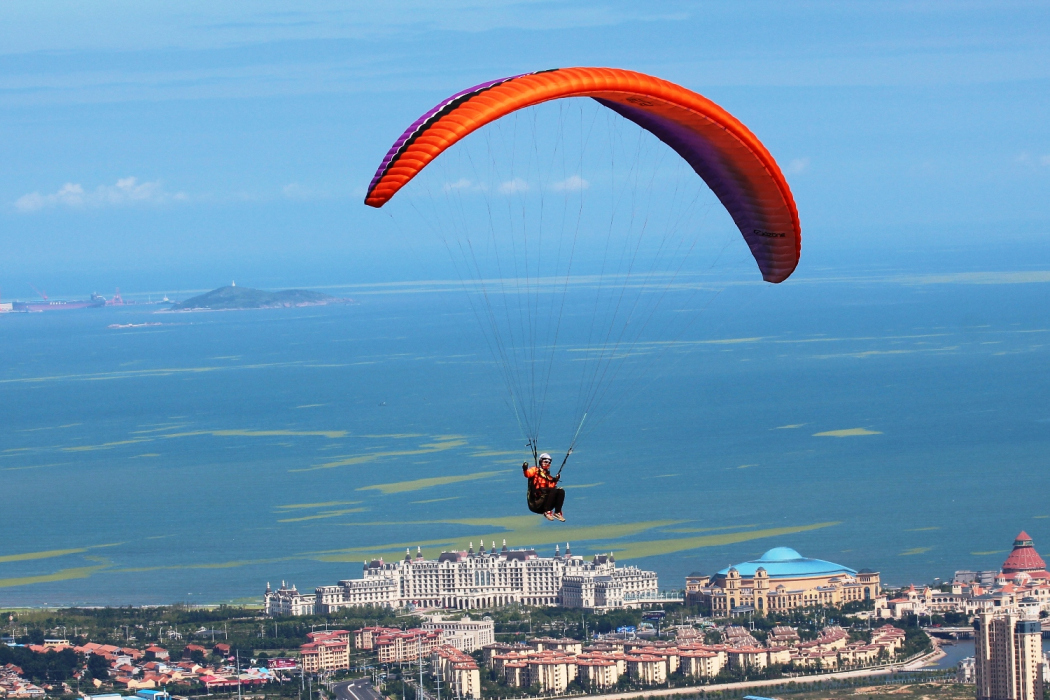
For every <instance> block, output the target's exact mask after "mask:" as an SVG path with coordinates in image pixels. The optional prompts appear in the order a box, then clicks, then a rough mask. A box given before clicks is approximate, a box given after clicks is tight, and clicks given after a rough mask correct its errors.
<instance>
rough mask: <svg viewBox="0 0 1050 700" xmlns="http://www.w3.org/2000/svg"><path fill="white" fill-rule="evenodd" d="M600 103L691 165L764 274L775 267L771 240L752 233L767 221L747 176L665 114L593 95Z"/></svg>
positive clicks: (705, 142)
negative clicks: (652, 136)
mask: <svg viewBox="0 0 1050 700" xmlns="http://www.w3.org/2000/svg"><path fill="white" fill-rule="evenodd" d="M594 99H595V100H597V101H598V102H599V103H601V104H602V105H604V106H606V107H608V108H609V109H611V110H613V111H614V112H616V113H617V114H619V115H620V116H622V117H624V118H625V119H629V120H631V121H632V122H634V123H635V124H637V125H638V126H640V127H642V128H643V129H645V130H646V131H649V132H651V133H652V134H653V135H654V136H656V137H657V138H658V139H660V140H661V141H663V142H664V143H666V144H667V145H668V146H670V147H671V148H672V149H673V150H674V151H675V152H676V153H678V155H680V156H682V159H683V160H685V161H686V162H687V163H689V165H690V166H692V168H693V170H694V171H696V174H697V175H699V176H700V177H701V178H702V179H703V180H704V182H706V183H707V185H708V187H710V188H711V190H712V191H713V192H714V193H715V196H717V197H718V199H719V201H720V202H722V205H723V206H724V207H725V208H726V210H727V211H728V212H729V215H730V216H731V217H733V222H734V223H736V225H737V228H739V229H740V232H741V233H742V234H743V235H744V240H745V241H747V244H748V247H750V248H751V253H752V255H754V257H755V260H756V262H758V267H759V269H760V270H761V271H762V275H763V277H768V276H769V275H770V273H773V272H774V268H776V267H778V264H777V263H778V261H777V260H776V254H775V252H774V250H773V249H772V247H771V246H770V244H769V243H768V242H767V241H765V240H763V239H762V238H760V237H758V236H756V235H754V233H753V230H754V229H756V228H757V229H764V228H766V226H767V223H766V222H765V221H764V220H763V217H762V215H761V214H760V213H759V211H758V206H757V205H756V203H755V202H754V199H753V198H752V196H751V195H750V193H749V192H748V191H747V189H746V185H747V177H746V176H745V175H744V174H743V173H741V172H740V171H739V170H737V169H736V168H735V167H734V166H733V164H732V162H731V161H730V160H729V159H728V158H726V157H725V156H724V155H723V154H722V153H721V151H719V149H718V148H717V147H716V146H715V145H714V144H712V143H711V142H710V141H708V140H707V139H706V138H705V137H704V136H703V135H702V134H699V133H697V132H696V131H693V130H692V129H689V128H688V127H686V126H683V125H682V124H679V123H678V122H676V121H674V120H672V119H668V118H667V117H664V116H661V115H659V114H655V113H653V112H650V111H648V110H645V109H642V108H639V107H634V106H627V105H624V104H621V103H619V102H613V101H611V100H606V99H602V98H598V97H596V98H594Z"/></svg>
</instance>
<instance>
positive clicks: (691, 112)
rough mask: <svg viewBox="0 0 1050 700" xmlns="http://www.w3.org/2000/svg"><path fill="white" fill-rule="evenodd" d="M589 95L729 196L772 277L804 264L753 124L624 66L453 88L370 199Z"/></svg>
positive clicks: (794, 225)
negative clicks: (518, 122) (446, 156)
mask: <svg viewBox="0 0 1050 700" xmlns="http://www.w3.org/2000/svg"><path fill="white" fill-rule="evenodd" d="M566 97H591V98H594V99H595V100H597V101H598V102H599V103H601V104H602V105H604V106H605V107H608V108H609V109H611V110H613V111H615V112H617V113H618V114H620V115H622V116H623V117H624V118H626V119H629V120H630V121H632V122H634V123H635V124H637V125H638V126H640V127H642V128H643V129H645V130H647V131H649V132H651V133H652V134H653V135H654V136H656V137H657V138H659V139H660V140H661V141H663V142H664V143H666V144H667V145H668V146H670V147H671V148H672V149H674V151H675V152H676V153H678V154H679V155H680V156H681V157H682V158H683V159H684V160H685V161H686V162H688V163H689V165H690V166H691V167H692V168H693V170H695V171H696V173H697V174H698V175H699V176H700V177H701V178H703V180H704V182H706V183H707V185H708V186H709V187H710V188H711V190H712V191H713V192H714V193H715V195H716V196H717V197H718V199H719V201H721V203H722V205H723V206H724V207H725V208H726V210H727V211H728V212H729V214H730V216H732V218H733V221H734V222H735V223H736V225H737V227H738V228H739V229H740V232H741V234H743V236H744V240H745V241H747V244H748V246H749V247H750V248H751V253H752V255H754V257H755V261H756V262H757V263H758V267H759V270H760V271H761V272H762V278H763V279H765V280H766V281H767V282H782V281H784V280H785V279H787V278H788V277H789V276H790V275H791V273H792V272H794V270H795V267H796V266H797V265H798V260H799V254H800V252H801V246H802V233H801V228H800V226H799V220H798V211H797V209H796V208H795V202H794V199H793V198H792V196H791V190H790V188H789V187H788V184H787V181H786V180H785V179H784V175H783V173H781V171H780V168H779V167H778V166H777V164H776V161H775V160H773V157H772V156H771V155H770V154H769V151H767V150H766V148H765V146H763V145H762V143H761V142H760V141H759V140H758V139H757V138H756V137H755V135H754V134H752V133H751V132H750V131H749V130H748V129H747V127H745V126H744V125H743V124H742V123H740V121H738V120H737V119H736V118H735V117H733V116H732V115H731V114H729V113H728V112H726V111H725V110H724V109H722V108H721V107H719V106H718V105H716V104H715V103H714V102H711V101H710V100H708V99H707V98H705V97H703V96H701V95H698V94H697V93H695V92H692V91H691V90H687V89H685V88H683V87H680V86H678V85H675V84H674V83H670V82H668V81H666V80H661V79H660V78H654V77H652V76H649V75H645V74H642V73H636V72H633V71H627V70H620V69H616V68H560V69H556V70H550V71H541V72H538V73H528V74H525V75H518V76H513V77H510V78H503V79H501V80H494V81H490V82H487V83H482V84H481V85H477V86H475V87H472V88H470V89H469V90H464V91H463V92H460V93H457V94H456V95H453V96H452V97H450V98H449V99H447V100H445V101H444V102H442V103H441V104H439V105H437V106H436V107H434V109H432V110H430V111H429V112H427V113H426V114H424V115H423V116H422V117H420V118H419V119H418V120H417V121H416V122H415V123H413V124H412V126H410V127H409V128H408V130H406V131H405V133H404V134H402V135H401V137H400V138H399V139H398V140H397V141H396V142H395V143H394V145H393V146H392V147H391V148H390V151H389V152H388V153H387V154H386V157H385V158H384V159H383V162H382V164H381V165H380V166H379V170H378V171H376V174H375V177H374V178H372V182H371V184H370V185H369V187H368V193H367V195H366V196H365V204H368V205H369V206H373V207H381V206H383V205H384V204H386V203H387V202H388V201H389V200H390V198H391V197H393V196H394V194H396V193H397V191H398V190H399V189H401V188H402V187H403V186H405V185H406V184H407V183H408V182H409V181H410V180H411V179H412V178H413V177H415V176H416V174H418V173H419V172H420V171H421V170H422V169H423V168H425V167H426V166H427V164H429V163H430V162H431V161H432V160H434V159H435V158H437V157H438V156H439V155H440V154H441V153H442V151H444V150H445V149H447V148H449V147H450V146H452V145H453V144H455V143H456V142H457V141H459V140H460V139H462V138H464V137H465V136H467V135H468V134H470V133H471V132H473V131H475V130H477V129H479V128H481V127H482V126H485V125H486V124H488V123H490V122H493V121H495V120H497V119H499V118H501V117H503V116H506V115H507V114H510V113H512V112H514V111H516V110H519V109H524V108H526V107H531V106H534V105H537V104H540V103H542V102H547V101H550V100H556V99H561V98H566Z"/></svg>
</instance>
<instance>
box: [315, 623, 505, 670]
mask: <svg viewBox="0 0 1050 700" xmlns="http://www.w3.org/2000/svg"><path fill="white" fill-rule="evenodd" d="M423 620H424V621H423V624H422V626H421V627H418V628H412V629H404V630H403V629H399V628H397V627H379V626H375V627H362V628H361V629H359V630H355V631H354V632H352V633H351V632H348V631H346V630H332V631H325V632H311V633H310V634H308V635H307V637H309V639H310V641H309V642H308V643H306V644H304V645H303V646H302V647H300V650H299V651H300V658H301V663H302V665H303V670H304V671H306V672H308V673H309V672H317V671H331V670H336V669H342V668H350V666H351V659H350V654H351V649H359V650H361V651H369V652H372V653H373V654H375V657H376V660H377V661H378V662H379V663H381V664H393V663H412V662H415V661H418V660H419V659H421V658H422V659H429V658H431V657H432V656H433V654H434V653H435V650H437V649H438V648H439V647H441V648H446V649H455V650H456V651H457V652H459V653H461V654H470V653H471V652H473V651H475V650H477V649H481V648H482V647H484V646H486V645H490V644H493V643H494V642H495V641H496V634H495V625H494V623H493V622H492V619H491V618H487V617H486V618H484V619H482V620H473V619H471V618H470V617H469V616H467V615H464V616H462V617H460V618H458V619H448V620H446V619H445V618H444V617H443V616H442V615H426V616H424V618H423ZM457 663H458V662H457Z"/></svg>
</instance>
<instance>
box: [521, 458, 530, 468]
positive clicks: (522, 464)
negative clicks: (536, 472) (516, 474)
mask: <svg viewBox="0 0 1050 700" xmlns="http://www.w3.org/2000/svg"><path fill="white" fill-rule="evenodd" d="M521 468H522V469H528V468H529V461H528V460H525V461H524V462H522V463H521Z"/></svg>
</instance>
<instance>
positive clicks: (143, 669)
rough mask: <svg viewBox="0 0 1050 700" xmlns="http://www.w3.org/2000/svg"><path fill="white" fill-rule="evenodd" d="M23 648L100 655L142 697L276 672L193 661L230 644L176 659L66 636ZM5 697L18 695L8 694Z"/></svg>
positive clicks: (118, 682) (155, 649)
mask: <svg viewBox="0 0 1050 700" xmlns="http://www.w3.org/2000/svg"><path fill="white" fill-rule="evenodd" d="M26 648H28V649H29V650H30V651H33V652H36V653H40V654H44V653H47V652H50V651H56V652H58V651H62V650H63V649H73V650H74V651H76V652H77V653H78V654H84V655H85V656H86V655H94V656H99V657H102V658H103V659H105V660H106V662H107V664H108V666H109V672H108V675H109V681H110V682H111V683H112V684H113V685H114V686H116V687H117V688H124V689H127V690H129V691H132V692H136V693H137V694H138V695H139V696H140V697H142V698H152V694H153V693H155V692H156V689H158V688H164V687H166V686H168V685H171V684H186V685H195V684H199V685H201V686H203V687H204V688H205V689H207V690H209V691H212V690H219V689H230V688H236V687H237V686H238V685H240V686H242V687H251V686H257V685H262V684H264V683H267V682H269V681H272V680H275V679H277V678H278V675H277V673H276V672H275V671H273V670H271V669H269V668H248V669H237V668H235V667H234V666H233V665H232V664H228V663H226V661H225V660H224V661H219V662H216V663H212V664H203V663H198V662H195V661H193V660H192V657H194V656H196V654H195V653H194V652H198V651H199V652H200V653H201V654H203V655H205V656H207V655H213V656H216V657H220V658H222V657H226V656H228V655H229V653H230V646H229V645H228V644H225V643H218V644H215V645H213V646H211V647H210V648H208V647H204V646H201V645H197V644H187V645H186V646H185V647H183V649H182V650H181V657H182V658H179V659H173V658H172V656H173V655H172V654H171V653H170V652H169V651H168V650H167V649H165V648H163V647H160V646H156V645H150V646H147V647H146V648H145V649H136V648H133V647H119V646H116V645H113V644H98V643H95V642H87V643H85V644H83V645H81V646H74V645H72V644H70V643H69V641H68V640H65V639H49V640H45V642H44V644H31V645H27V647H26ZM198 658H199V657H198ZM93 684H94V686H95V687H96V688H97V687H99V686H101V685H102V681H101V680H99V679H94V680H93ZM0 695H3V694H2V693H0ZM7 697H19V696H14V695H11V694H10V693H8V694H7ZM27 697H28V696H27Z"/></svg>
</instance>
